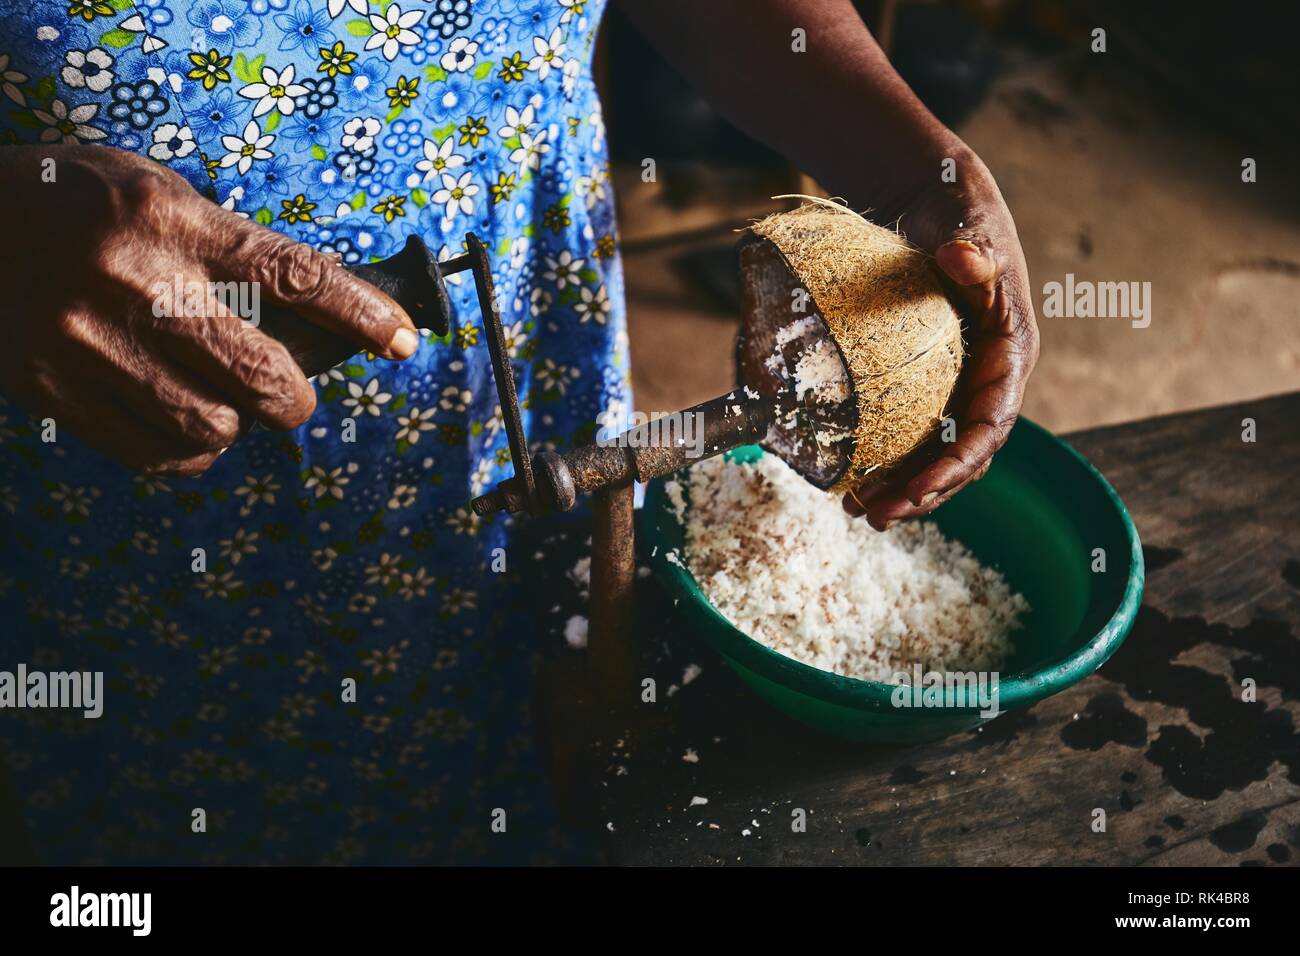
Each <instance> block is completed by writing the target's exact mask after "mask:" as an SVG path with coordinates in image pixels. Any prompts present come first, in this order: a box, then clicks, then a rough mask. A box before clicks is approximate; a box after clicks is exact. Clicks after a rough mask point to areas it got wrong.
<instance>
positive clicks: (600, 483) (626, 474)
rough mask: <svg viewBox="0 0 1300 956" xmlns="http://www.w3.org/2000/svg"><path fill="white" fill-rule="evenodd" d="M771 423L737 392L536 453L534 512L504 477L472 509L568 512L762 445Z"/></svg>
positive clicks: (756, 401) (769, 413)
mask: <svg viewBox="0 0 1300 956" xmlns="http://www.w3.org/2000/svg"><path fill="white" fill-rule="evenodd" d="M775 416H776V404H775V401H774V400H773V399H772V398H770V397H766V398H764V397H758V398H751V397H749V396H748V395H746V394H745V392H744V390H742V389H737V390H736V391H734V392H731V393H729V394H727V395H722V396H719V397H718V398H714V399H710V400H709V401H707V402H703V403H701V404H699V405H695V406H693V407H691V408H687V409H684V410H682V411H680V412H674V413H672V414H669V415H666V416H663V417H662V418H658V419H655V420H653V421H650V422H646V423H645V424H644V425H638V426H637V427H635V428H630V429H628V430H627V431H625V432H623V433H622V434H620V435H619V436H618V437H617V438H614V439H611V440H609V441H605V442H602V443H600V444H594V445H584V446H582V447H581V448H575V449H573V450H572V451H568V452H554V451H543V452H538V454H537V455H535V456H534V457H533V462H532V464H533V479H534V481H535V482H536V487H537V499H538V501H537V508H536V509H534V508H531V507H530V503H529V501H528V496H527V494H526V493H525V492H524V490H523V488H522V487H521V484H520V482H519V480H518V478H508V479H507V480H505V481H503V482H501V483H500V484H498V485H497V486H496V488H494V489H493V490H492V491H490V492H488V493H487V494H485V495H481V496H480V497H478V498H475V499H474V500H473V502H471V507H472V508H473V509H474V513H475V514H477V515H479V516H486V515H489V514H494V513H495V512H498V511H509V512H518V511H528V510H539V511H542V512H549V511H568V510H569V509H570V508H572V507H573V506H574V505H575V504H576V503H577V500H578V496H579V495H587V494H591V493H592V492H595V491H599V490H600V489H602V488H612V487H616V486H619V485H624V484H627V483H630V482H632V481H640V482H646V481H649V480H650V479H651V478H657V477H659V476H660V475H666V474H669V473H670V472H674V471H677V470H678V469H679V468H684V467H686V466H687V465H690V464H693V463H694V462H696V461H703V460H704V459H706V458H712V457H714V456H715V455H720V454H722V453H723V452H725V451H729V450H730V449H732V448H738V447H739V446H741V445H750V444H754V443H755V442H759V441H762V440H763V438H764V436H766V435H767V432H768V429H769V428H770V427H771V425H772V422H773V420H774V419H775ZM688 422H689V423H690V424H689V425H688V424H687V423H688Z"/></svg>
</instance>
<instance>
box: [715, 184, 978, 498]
mask: <svg viewBox="0 0 1300 956" xmlns="http://www.w3.org/2000/svg"><path fill="white" fill-rule="evenodd" d="M739 253H740V265H741V277H742V286H743V289H744V297H743V314H744V325H743V327H742V330H741V334H740V338H739V341H738V343H737V364H738V372H739V378H740V381H741V384H742V385H745V386H747V387H749V388H752V389H754V390H756V391H758V392H759V393H760V394H763V395H770V396H774V397H777V396H779V397H780V403H779V407H780V408H781V409H782V412H781V413H780V414H778V419H777V423H776V424H775V425H774V426H773V428H772V430H771V431H770V432H769V433H768V436H767V439H766V440H765V441H764V442H763V445H764V447H766V448H768V449H769V450H771V451H772V452H774V453H775V454H777V455H780V456H781V458H783V459H784V460H785V461H786V462H787V463H788V464H789V465H790V466H791V467H793V468H794V469H795V470H796V471H798V472H799V473H800V474H802V475H803V476H804V477H805V478H807V479H808V480H809V481H810V482H812V483H813V484H814V485H816V486H817V487H819V488H824V489H830V490H834V491H845V490H847V489H849V488H853V487H856V486H857V485H858V484H860V483H861V482H862V480H863V479H864V478H866V476H867V475H869V474H872V473H876V472H880V473H884V472H887V471H888V470H889V469H890V468H892V467H893V466H894V465H896V464H897V463H898V462H899V461H900V460H901V459H902V458H903V457H905V456H906V455H907V454H908V453H909V452H910V451H912V450H913V449H914V448H916V447H917V446H918V445H919V444H921V443H922V442H923V441H925V440H926V438H928V437H929V436H930V434H931V433H932V432H933V431H934V429H935V428H936V426H937V425H938V423H939V422H940V420H941V419H942V418H943V415H944V410H945V408H946V407H947V404H948V400H949V399H950V398H951V396H952V392H953V388H954V387H955V386H956V383H957V376H958V373H959V372H960V371H961V364H962V358H963V348H962V336H961V319H960V317H959V316H958V314H957V312H956V310H955V309H954V308H953V307H952V304H951V303H950V302H949V301H948V297H947V296H946V295H945V294H944V291H943V288H942V286H941V285H940V283H939V279H938V277H937V276H936V274H935V273H934V271H933V266H932V264H931V261H930V258H929V257H928V256H927V255H926V254H925V253H923V252H921V251H920V250H919V249H917V248H915V247H914V246H912V245H910V244H909V243H907V242H906V241H905V240H903V239H902V238H901V237H899V236H898V235H897V234H896V233H894V232H891V231H890V230H888V229H882V228H881V227H879V226H876V225H874V224H872V223H870V222H868V221H867V220H866V219H864V218H863V217H862V216H860V215H858V214H857V213H855V212H853V211H852V210H850V209H847V208H846V207H844V206H840V205H837V204H835V203H830V202H826V201H819V202H817V203H815V204H810V205H805V206H802V207H800V208H798V209H795V210H792V211H790V212H783V213H778V214H776V215H772V216H768V217H767V218H766V219H763V220H762V221H760V222H757V223H755V224H754V225H753V226H751V227H750V228H749V230H747V231H746V234H745V235H744V236H743V237H742V238H741V241H740V246H739ZM837 363H838V364H837ZM792 400H793V403H794V405H795V406H797V408H796V407H793V406H792V404H791V402H792Z"/></svg>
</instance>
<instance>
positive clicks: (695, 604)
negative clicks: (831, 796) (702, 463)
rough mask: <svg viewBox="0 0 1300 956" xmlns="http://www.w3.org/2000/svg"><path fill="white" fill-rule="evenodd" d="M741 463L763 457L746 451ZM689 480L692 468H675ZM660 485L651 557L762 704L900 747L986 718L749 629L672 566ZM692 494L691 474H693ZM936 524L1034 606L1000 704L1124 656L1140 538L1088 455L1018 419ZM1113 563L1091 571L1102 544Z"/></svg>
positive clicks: (691, 621)
mask: <svg viewBox="0 0 1300 956" xmlns="http://www.w3.org/2000/svg"><path fill="white" fill-rule="evenodd" d="M730 454H731V455H732V456H733V457H735V458H736V459H737V460H739V461H751V460H754V459H756V458H759V457H761V456H762V455H763V451H762V449H760V448H758V447H757V446H749V447H746V448H742V449H737V450H736V451H734V452H731V453H730ZM677 477H678V478H679V479H684V478H685V477H686V476H685V473H681V474H679V475H678V476H677ZM665 480H666V479H657V480H655V481H653V482H651V484H650V486H649V488H648V489H647V494H646V499H645V507H644V510H643V513H642V522H643V531H644V535H645V536H644V538H643V540H644V541H645V542H647V547H646V553H650V552H653V555H654V556H653V557H652V558H650V561H651V563H652V564H653V566H654V568H655V571H656V573H657V575H658V576H659V578H660V580H662V581H663V582H664V583H665V585H666V586H667V588H668V590H669V592H670V593H671V594H672V595H673V596H674V597H676V598H677V599H678V600H677V611H678V612H679V613H680V614H681V615H683V616H684V617H685V618H686V624H687V625H688V626H689V627H690V628H691V629H692V630H694V631H695V632H696V633H698V634H699V635H700V636H701V637H702V638H703V639H704V640H705V641H707V642H708V643H709V644H711V645H712V646H713V647H714V648H716V649H717V651H718V652H719V653H720V654H721V655H722V656H723V658H725V659H726V661H727V663H728V664H729V665H730V666H731V667H732V668H733V669H734V670H735V671H736V673H737V674H739V675H740V677H741V678H742V679H743V680H744V681H745V683H747V684H748V685H749V686H750V687H752V688H753V689H754V690H755V691H757V692H758V694H759V696H761V697H762V698H763V699H764V700H766V701H768V702H769V703H770V704H772V705H773V706H775V707H776V708H778V709H779V710H782V711H784V712H785V713H787V714H789V715H790V716H792V717H794V718H796V719H798V720H800V721H802V722H804V723H806V724H809V725H811V726H813V727H816V728H818V729H820V730H824V731H826V732H828V733H832V734H835V735H837V736H840V737H848V738H852V739H856V740H873V741H882V742H890V743H916V742H919V741H925V740H937V739H939V738H941V737H946V736H948V735H949V734H953V733H957V732H959V731H962V730H968V729H970V728H972V727H975V726H977V725H978V724H980V723H983V722H985V721H986V720H987V718H984V717H982V716H981V715H980V713H979V711H978V709H976V708H970V707H958V706H956V704H957V703H958V701H954V700H952V699H951V697H949V698H948V699H946V700H945V706H943V707H928V708H922V707H906V708H902V707H895V706H894V705H893V703H891V700H890V697H891V692H892V691H893V689H894V688H893V687H892V686H891V685H889V684H882V683H878V682H876V681H864V680H855V679H853V678H850V677H842V676H839V675H837V674H832V673H831V672H829V671H824V670H819V669H818V668H815V667H810V666H809V665H807V664H803V663H800V662H799V661H796V660H794V659H793V658H790V657H787V656H786V655H784V654H780V653H777V652H776V651H774V650H771V649H770V648H768V647H766V646H764V645H763V644H760V643H759V642H758V641H755V640H754V639H753V638H751V637H749V636H748V635H746V634H745V633H743V632H742V631H740V630H739V629H738V628H737V627H736V626H735V625H734V624H732V623H731V622H730V621H728V620H727V619H726V618H725V617H723V615H722V614H721V613H720V612H719V611H718V610H717V609H716V608H714V607H713V605H712V604H710V603H709V600H708V598H706V597H705V596H704V594H703V592H702V591H701V590H700V588H699V585H698V584H697V583H696V581H695V578H694V577H693V576H692V575H691V573H690V571H689V570H688V569H686V568H683V567H681V566H680V565H678V564H676V563H674V562H671V561H668V560H667V559H666V555H668V554H669V553H670V552H674V551H675V552H676V553H677V554H678V555H681V554H683V548H682V539H683V528H682V526H681V524H680V523H679V522H678V520H677V517H676V515H675V514H674V513H673V510H672V507H671V505H670V504H669V502H668V500H667V495H666V494H665V492H664V481H665ZM682 486H683V490H684V491H685V490H686V482H685V480H683V481H682ZM926 520H933V521H935V522H936V523H937V524H938V525H939V527H940V528H941V529H942V530H943V532H944V533H945V534H947V535H949V536H950V537H954V538H956V539H957V540H959V541H961V542H962V543H963V544H965V545H966V547H968V548H969V549H970V550H971V551H973V552H974V553H975V555H976V556H977V557H978V558H979V559H980V561H982V562H983V563H984V564H986V565H992V566H994V567H997V568H999V569H1000V570H1001V571H1002V572H1003V574H1005V575H1006V577H1007V580H1008V582H1009V583H1010V585H1011V586H1012V588H1013V589H1015V590H1017V591H1019V592H1020V593H1022V594H1024V595H1025V597H1026V598H1027V599H1028V600H1029V604H1030V612H1029V614H1028V615H1027V617H1026V619H1025V621H1024V626H1023V627H1022V628H1021V629H1020V630H1018V631H1016V632H1015V634H1014V636H1013V640H1014V643H1015V645H1016V652H1015V654H1014V655H1013V656H1012V658H1011V660H1009V661H1008V662H1007V664H1006V665H1005V667H1004V668H1003V670H1002V673H1001V675H1000V678H999V696H1000V700H999V707H1000V712H1001V713H1005V712H1007V711H1008V710H1014V709H1015V708H1017V707H1025V706H1028V705H1029V704H1032V703H1034V702H1036V701H1039V700H1042V699H1043V698H1045V697H1050V696H1051V695H1052V694H1055V693H1057V692H1059V691H1061V690H1064V689H1065V688H1066V687H1069V686H1070V685H1072V684H1074V683H1077V682H1078V681H1080V680H1082V679H1083V678H1084V677H1087V676H1088V675H1089V674H1091V673H1092V672H1093V671H1095V670H1096V669H1097V668H1099V667H1100V666H1101V665H1102V664H1104V663H1105V662H1106V660H1107V659H1108V658H1109V657H1110V656H1111V654H1113V653H1115V650H1116V649H1117V648H1118V647H1119V645H1120V644H1121V643H1123V641H1124V638H1125V637H1126V636H1127V635H1128V632H1129V629H1130V628H1132V626H1133V620H1134V618H1135V617H1136V615H1137V610H1138V605H1139V604H1140V603H1141V600H1142V585H1143V579H1144V569H1143V562H1142V544H1141V542H1140V541H1139V540H1138V533H1137V529H1136V528H1135V527H1134V526H1133V521H1132V519H1130V518H1129V515H1128V511H1127V510H1125V508H1124V505H1123V503H1122V502H1121V501H1120V500H1119V496H1118V495H1116V494H1115V491H1114V489H1113V488H1111V486H1110V485H1109V484H1108V483H1107V482H1106V479H1105V478H1103V477H1102V476H1101V473H1100V472H1098V471H1097V469H1096V468H1094V467H1093V466H1092V465H1091V464H1090V463H1089V462H1088V461H1087V460H1086V459H1085V458H1084V457H1083V456H1082V455H1080V454H1079V453H1078V452H1076V451H1075V450H1074V449H1073V448H1071V447H1070V446H1069V445H1067V444H1066V443H1065V442H1063V441H1062V440H1061V439H1059V438H1057V437H1056V436H1054V435H1052V434H1051V433H1050V432H1048V431H1047V430H1046V429H1044V428H1042V427H1040V426H1039V425H1036V424H1034V423H1033V422H1031V421H1028V420H1027V419H1024V418H1022V419H1020V421H1019V422H1018V423H1017V425H1016V426H1015V428H1014V429H1013V430H1012V432H1011V437H1010V439H1009V440H1008V441H1007V443H1006V445H1005V447H1003V449H1002V450H1001V451H1000V452H998V454H997V456H996V457H995V458H994V459H993V465H992V467H991V468H990V469H989V472H988V474H987V475H985V477H984V478H983V479H982V480H980V481H977V482H975V483H974V484H972V485H970V486H969V487H967V488H966V489H965V490H964V491H962V492H961V494H959V495H957V496H956V497H954V498H953V499H952V500H951V501H949V502H947V503H946V504H945V505H943V507H941V508H940V509H939V510H938V511H936V512H935V513H934V514H933V515H932V516H931V517H930V518H928V519H926ZM1097 548H1101V549H1103V551H1104V552H1105V562H1106V568H1105V571H1104V572H1103V571H1098V572H1093V570H1092V565H1093V563H1094V553H1095V549H1097Z"/></svg>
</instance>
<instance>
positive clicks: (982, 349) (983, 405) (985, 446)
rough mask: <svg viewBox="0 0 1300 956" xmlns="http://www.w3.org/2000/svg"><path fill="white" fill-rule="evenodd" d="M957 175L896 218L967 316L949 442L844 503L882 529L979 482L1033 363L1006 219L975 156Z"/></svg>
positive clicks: (933, 445) (1029, 324) (923, 451)
mask: <svg viewBox="0 0 1300 956" xmlns="http://www.w3.org/2000/svg"><path fill="white" fill-rule="evenodd" d="M956 172H957V182H956V183H940V184H938V185H937V186H935V187H933V188H932V189H930V190H928V191H926V192H924V193H922V194H921V195H920V197H919V198H917V199H916V200H913V201H911V202H909V203H908V204H907V205H905V206H904V207H903V208H901V209H899V210H896V211H895V215H896V216H898V217H899V220H900V223H899V229H900V231H901V232H902V233H903V234H904V235H905V236H906V237H907V238H908V239H909V240H910V241H911V242H913V243H915V244H916V245H917V246H919V247H920V248H922V249H924V250H925V251H926V252H929V253H931V254H933V255H934V258H935V263H936V265H937V266H938V269H939V271H940V272H941V274H942V275H943V277H944V278H945V279H946V281H947V282H948V284H949V285H950V287H951V290H950V291H951V294H952V295H953V297H954V299H955V301H956V302H957V304H958V307H959V310H960V311H962V312H963V313H964V314H963V319H964V324H965V326H966V344H967V355H966V361H965V364H964V367H963V369H962V375H961V378H960V380H959V381H958V384H957V389H956V391H955V392H954V394H953V397H952V400H951V401H950V403H949V406H948V414H949V415H950V416H951V417H952V418H953V419H954V421H955V423H956V435H955V437H953V439H952V440H951V441H949V442H944V441H942V440H941V438H940V437H939V436H936V438H935V439H934V440H932V441H930V442H927V443H926V444H925V445H923V446H921V448H918V449H917V450H916V451H914V452H912V454H911V455H909V456H908V457H907V458H905V459H904V460H903V461H902V462H901V463H900V464H899V465H898V466H896V467H895V468H894V469H893V470H892V471H891V472H890V473H889V474H888V475H887V476H886V477H884V478H883V479H881V480H879V481H876V482H870V481H869V482H866V483H864V484H863V485H860V486H859V487H857V488H855V489H854V491H853V493H852V494H846V495H845V496H844V509H845V510H846V511H847V512H848V513H849V514H851V515H854V516H858V515H863V514H865V515H866V517H867V520H868V521H869V522H870V523H871V525H872V527H874V528H876V529H878V530H881V531H883V530H885V529H887V528H889V527H892V526H893V525H894V524H895V523H897V522H899V521H902V520H904V519H906V518H915V517H917V516H919V515H923V514H927V513H929V512H930V511H933V510H934V509H935V508H937V507H939V505H941V504H943V503H944V502H945V501H947V500H948V499H949V498H951V497H952V496H953V495H955V494H956V493H957V492H959V491H961V490H962V489H963V488H965V487H966V486H967V485H968V484H970V483H971V482H972V481H976V480H978V479H979V478H982V477H983V476H984V473H985V472H987V471H988V469H989V464H990V462H991V460H992V457H993V453H994V452H996V451H997V450H998V449H999V448H1001V447H1002V445H1003V443H1004V442H1006V440H1007V435H1008V434H1009V433H1010V431H1011V426H1012V425H1014V424H1015V422H1016V417H1017V416H1018V415H1019V413H1020V405H1021V402H1022V401H1023V399H1024V393H1025V381H1026V380H1027V379H1028V378H1029V373H1030V372H1032V371H1033V368H1034V363H1035V362H1037V360H1038V325H1037V323H1036V321H1035V319H1034V306H1033V301H1032V298H1031V296H1030V291H1029V276H1028V273H1027V272H1026V269H1025V256H1024V253H1023V252H1022V251H1021V249H1020V239H1019V237H1018V236H1017V235H1016V226H1015V223H1014V222H1013V221H1012V219H1011V213H1010V212H1009V211H1008V210H1007V205H1006V203H1005V202H1003V200H1002V194H1001V193H1000V192H999V191H998V187H997V184H996V183H995V182H994V181H993V176H992V175H991V174H990V173H989V171H988V169H987V168H986V167H985V166H984V164H983V163H982V162H981V161H980V159H979V157H977V156H975V154H974V153H972V152H970V151H969V150H965V151H964V152H963V153H962V154H961V155H959V156H958V157H957V164H956ZM873 218H876V217H875V216H873ZM963 307H964V308H963ZM941 434H942V430H941Z"/></svg>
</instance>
